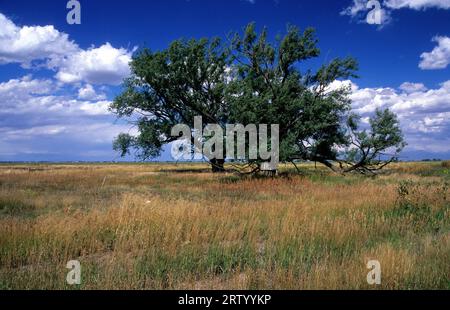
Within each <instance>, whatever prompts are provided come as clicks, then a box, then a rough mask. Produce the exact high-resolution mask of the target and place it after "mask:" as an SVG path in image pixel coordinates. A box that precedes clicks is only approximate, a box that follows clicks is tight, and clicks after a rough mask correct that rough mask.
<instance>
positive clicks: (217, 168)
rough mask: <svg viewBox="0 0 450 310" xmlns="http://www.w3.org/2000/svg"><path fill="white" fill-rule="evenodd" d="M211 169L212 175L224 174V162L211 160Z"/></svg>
mask: <svg viewBox="0 0 450 310" xmlns="http://www.w3.org/2000/svg"><path fill="white" fill-rule="evenodd" d="M210 163H211V168H212V172H213V173H220V172H225V167H224V164H225V160H223V159H211V160H210Z"/></svg>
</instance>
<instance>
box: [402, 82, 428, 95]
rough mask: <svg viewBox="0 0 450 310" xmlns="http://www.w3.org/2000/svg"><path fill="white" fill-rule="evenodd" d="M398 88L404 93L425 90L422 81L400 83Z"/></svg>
mask: <svg viewBox="0 0 450 310" xmlns="http://www.w3.org/2000/svg"><path fill="white" fill-rule="evenodd" d="M400 90H403V91H404V92H406V93H414V92H418V91H424V90H427V88H426V87H425V85H423V83H411V82H405V83H403V84H402V85H400Z"/></svg>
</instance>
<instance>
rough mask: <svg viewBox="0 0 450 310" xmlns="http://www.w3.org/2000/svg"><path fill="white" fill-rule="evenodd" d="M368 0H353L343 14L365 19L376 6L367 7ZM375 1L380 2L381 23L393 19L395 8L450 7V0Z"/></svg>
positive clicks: (384, 23)
mask: <svg viewBox="0 0 450 310" xmlns="http://www.w3.org/2000/svg"><path fill="white" fill-rule="evenodd" d="M368 2H369V1H368V0H353V1H352V4H351V5H350V6H348V7H347V8H345V9H344V10H343V11H342V12H341V15H348V16H351V17H352V18H356V19H358V20H360V21H365V20H366V15H367V13H368V12H369V11H371V10H373V8H374V6H372V5H371V6H369V7H367V6H368ZM375 2H378V3H379V4H380V10H379V12H380V14H381V25H386V24H389V23H390V22H391V21H392V18H391V14H392V11H394V10H399V9H413V10H425V9H429V8H437V9H450V0H384V1H382V0H379V1H375ZM380 28H382V26H381V27H380Z"/></svg>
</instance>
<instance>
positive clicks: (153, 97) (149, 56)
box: [110, 39, 230, 171]
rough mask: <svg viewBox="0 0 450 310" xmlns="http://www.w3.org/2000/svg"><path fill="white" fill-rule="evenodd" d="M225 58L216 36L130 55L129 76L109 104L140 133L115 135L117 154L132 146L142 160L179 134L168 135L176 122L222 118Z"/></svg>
mask: <svg viewBox="0 0 450 310" xmlns="http://www.w3.org/2000/svg"><path fill="white" fill-rule="evenodd" d="M229 59H230V57H229V53H228V50H227V49H225V48H223V46H222V44H221V41H220V40H219V39H212V40H207V39H202V40H190V41H184V40H177V41H175V42H173V43H172V44H171V45H170V47H169V48H168V49H166V50H163V51H159V52H151V51H150V50H148V49H144V50H142V51H140V52H139V53H138V54H137V55H135V56H134V57H133V60H132V62H131V69H132V75H131V77H129V78H127V79H126V80H125V83H124V90H123V92H122V93H121V94H120V95H119V96H117V97H116V98H115V100H114V102H113V103H112V105H111V107H110V108H111V110H112V111H113V112H114V113H115V114H116V115H118V116H119V117H123V118H127V119H129V120H131V122H132V123H133V124H134V125H136V126H137V128H138V131H139V135H138V136H131V135H129V134H120V135H119V136H118V137H117V138H116V140H115V141H114V144H113V147H114V149H115V150H116V151H119V152H120V153H121V155H122V156H125V155H126V154H128V153H130V151H131V150H134V151H135V154H136V156H137V157H138V158H140V159H142V160H146V159H150V158H153V157H157V156H159V155H160V153H161V150H162V147H163V146H164V145H166V144H168V143H170V142H173V141H175V140H177V139H178V137H172V136H171V129H172V127H173V126H175V125H177V124H180V123H184V124H192V123H193V122H194V117H195V116H202V117H203V119H204V120H205V123H206V122H208V123H213V124H221V125H224V124H225V123H227V121H228V107H227V103H226V101H225V100H224V94H225V91H224V88H225V85H226V80H227V70H228V68H229ZM192 139H194V133H193V134H192ZM197 151H198V150H197ZM223 164H224V161H223V160H216V159H211V165H212V168H213V170H214V171H222V170H223Z"/></svg>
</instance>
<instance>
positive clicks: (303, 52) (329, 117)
mask: <svg viewBox="0 0 450 310" xmlns="http://www.w3.org/2000/svg"><path fill="white" fill-rule="evenodd" d="M232 42H233V43H232V44H233V48H232V51H233V55H234V60H235V62H236V66H237V75H238V76H237V78H236V79H234V80H233V82H232V83H231V85H230V87H229V88H228V90H229V94H228V96H227V101H228V102H229V103H230V111H231V115H230V119H231V120H232V121H233V122H239V123H243V124H248V123H254V124H260V123H266V124H280V133H279V134H280V138H279V139H280V160H281V161H289V162H294V161H295V160H312V161H317V162H321V163H324V164H326V165H327V166H330V163H329V161H330V160H336V159H337V155H338V153H337V151H336V150H335V146H336V145H343V144H346V143H347V139H346V135H345V131H344V130H342V122H343V119H344V118H345V115H346V113H348V112H349V111H350V100H349V99H348V93H349V90H348V89H346V88H341V89H336V90H331V89H329V86H330V84H331V83H332V82H334V81H335V80H337V79H340V78H349V77H356V75H355V73H354V72H355V71H356V69H357V63H356V61H355V60H354V59H352V58H346V59H334V60H332V61H331V62H330V63H329V64H327V65H323V66H322V67H321V68H320V69H319V70H318V71H317V72H316V73H312V72H311V71H309V70H308V71H304V72H302V71H301V70H300V66H301V65H302V64H303V63H304V62H305V61H307V60H309V59H311V58H316V57H318V56H319V54H320V51H319V49H318V48H317V39H316V38H315V36H314V30H313V29H311V28H309V29H306V30H305V31H304V32H303V33H300V31H299V30H298V29H297V28H296V27H293V26H290V27H288V32H287V34H286V35H285V36H284V37H283V38H280V37H279V38H277V44H275V45H274V44H271V43H270V42H268V40H267V31H266V30H265V29H264V30H263V31H262V33H261V34H260V35H258V34H257V33H256V31H255V26H254V24H250V25H249V26H247V28H246V30H245V33H244V35H243V36H240V35H239V34H235V36H234V37H233V40H232Z"/></svg>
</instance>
